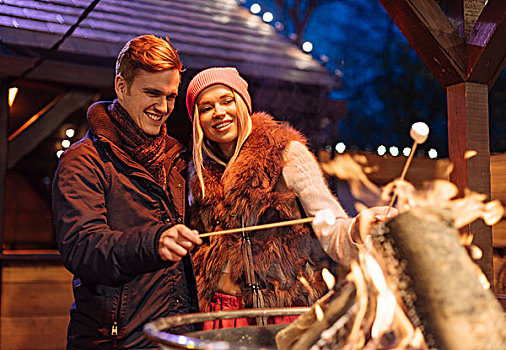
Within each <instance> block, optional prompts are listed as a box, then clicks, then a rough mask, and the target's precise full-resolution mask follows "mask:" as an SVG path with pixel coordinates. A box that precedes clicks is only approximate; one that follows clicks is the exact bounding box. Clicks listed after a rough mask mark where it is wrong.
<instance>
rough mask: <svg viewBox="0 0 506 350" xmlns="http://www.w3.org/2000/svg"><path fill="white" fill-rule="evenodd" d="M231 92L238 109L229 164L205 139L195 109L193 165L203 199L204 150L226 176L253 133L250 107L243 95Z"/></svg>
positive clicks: (196, 109)
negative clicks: (232, 152) (235, 139)
mask: <svg viewBox="0 0 506 350" xmlns="http://www.w3.org/2000/svg"><path fill="white" fill-rule="evenodd" d="M231 90H232V93H233V94H234V100H235V106H236V109H237V142H236V144H235V150H234V154H233V155H232V157H230V159H229V160H228V162H227V163H225V162H224V161H223V160H222V159H220V157H219V156H218V155H217V154H216V153H215V151H214V150H213V147H212V144H211V142H213V141H210V140H208V139H206V138H205V135H204V131H203V130H202V126H201V125H200V117H199V109H198V105H197V104H195V107H194V108H193V164H194V167H195V174H196V175H197V178H198V179H199V183H200V188H201V189H202V198H204V197H205V185H204V178H203V177H202V169H203V168H204V156H203V152H202V150H203V151H204V153H205V154H207V155H208V156H209V157H210V158H211V159H213V160H214V161H215V162H217V163H218V164H221V165H223V166H224V167H225V171H224V172H223V175H225V173H226V172H227V170H228V169H229V168H230V166H231V165H232V164H233V163H234V161H235V160H236V159H237V156H238V155H239V152H240V150H241V147H242V145H243V144H244V142H245V141H246V139H247V138H248V136H249V134H250V133H251V129H252V123H251V116H250V114H249V112H248V107H247V106H246V103H245V102H244V100H243V99H242V97H241V95H239V94H238V93H237V92H236V91H235V90H233V89H231Z"/></svg>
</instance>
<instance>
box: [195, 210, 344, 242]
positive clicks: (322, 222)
mask: <svg viewBox="0 0 506 350" xmlns="http://www.w3.org/2000/svg"><path fill="white" fill-rule="evenodd" d="M308 222H312V223H313V227H314V228H315V229H317V228H318V229H321V230H324V229H325V228H327V227H330V226H332V225H334V223H335V222H336V217H335V215H334V213H332V210H330V209H323V210H320V211H317V212H316V214H315V216H314V217H309V218H302V219H295V220H288V221H280V222H273V223H270V224H263V225H255V226H246V227H241V228H233V229H229V230H223V231H216V232H208V233H202V234H200V235H199V237H201V238H202V237H210V236H218V235H226V234H229V233H241V232H247V231H258V230H265V229H269V228H274V227H282V226H291V225H299V224H305V223H308Z"/></svg>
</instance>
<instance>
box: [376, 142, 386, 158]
mask: <svg viewBox="0 0 506 350" xmlns="http://www.w3.org/2000/svg"><path fill="white" fill-rule="evenodd" d="M377 152H378V154H379V155H380V156H382V155H384V154H385V153H387V148H386V147H385V146H383V145H381V146H379V147H378V150H377Z"/></svg>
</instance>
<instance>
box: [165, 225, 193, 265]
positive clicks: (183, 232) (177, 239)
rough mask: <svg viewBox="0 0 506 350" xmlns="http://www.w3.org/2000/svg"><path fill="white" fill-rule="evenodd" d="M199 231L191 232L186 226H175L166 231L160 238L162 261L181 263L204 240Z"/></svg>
mask: <svg viewBox="0 0 506 350" xmlns="http://www.w3.org/2000/svg"><path fill="white" fill-rule="evenodd" d="M198 234H199V233H198V231H196V230H191V229H189V228H188V227H186V226H185V225H175V226H172V227H171V228H169V229H168V230H165V231H164V232H163V233H162V235H161V236H160V241H159V245H158V253H159V254H160V258H161V259H162V260H169V261H176V262H177V261H180V260H181V259H182V258H183V256H185V255H186V254H188V252H189V251H191V250H192V249H193V247H194V246H195V245H196V244H201V243H202V240H201V239H200V238H199V236H198Z"/></svg>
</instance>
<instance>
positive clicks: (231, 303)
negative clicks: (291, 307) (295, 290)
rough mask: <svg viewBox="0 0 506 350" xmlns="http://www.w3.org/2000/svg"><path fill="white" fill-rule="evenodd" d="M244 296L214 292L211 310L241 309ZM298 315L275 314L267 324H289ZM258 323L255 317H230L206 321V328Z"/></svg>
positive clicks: (235, 326) (234, 326) (236, 326)
mask: <svg viewBox="0 0 506 350" xmlns="http://www.w3.org/2000/svg"><path fill="white" fill-rule="evenodd" d="M242 305H243V304H242V297H241V296H234V295H229V294H223V293H214V296H213V299H212V300H211V305H210V310H209V311H225V310H241V309H242ZM297 317H299V316H297V315H294V316H273V317H269V318H268V319H267V324H289V323H292V322H293V321H294V320H295V319H296V318H297ZM254 325H256V320H255V318H251V317H249V318H229V319H223V320H214V321H206V322H204V330H205V331H206V330H210V329H218V328H238V327H247V326H254Z"/></svg>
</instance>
